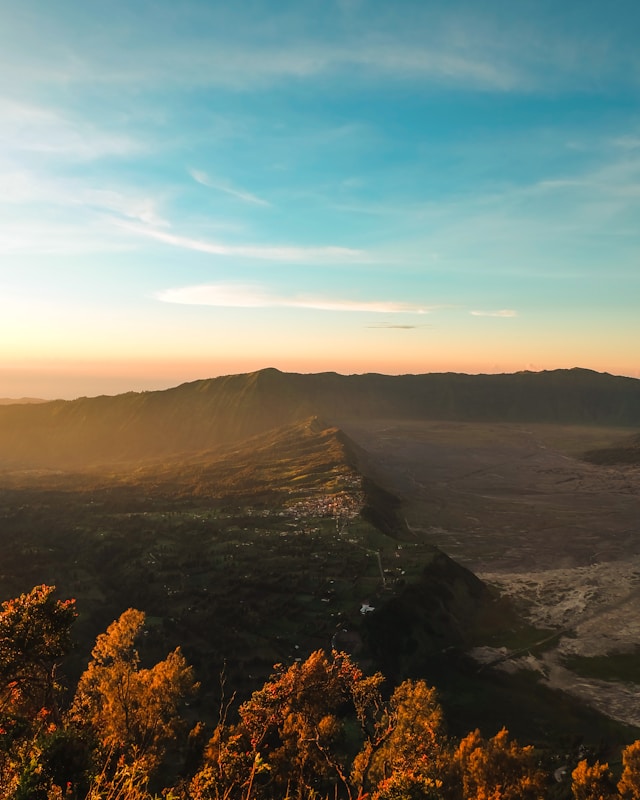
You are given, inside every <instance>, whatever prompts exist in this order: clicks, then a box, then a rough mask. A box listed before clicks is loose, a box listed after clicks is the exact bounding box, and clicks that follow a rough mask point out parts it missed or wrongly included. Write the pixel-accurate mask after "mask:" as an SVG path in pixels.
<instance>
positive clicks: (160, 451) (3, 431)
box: [0, 368, 640, 468]
mask: <svg viewBox="0 0 640 800" xmlns="http://www.w3.org/2000/svg"><path fill="white" fill-rule="evenodd" d="M312 416H318V417H320V418H322V419H323V420H326V421H327V423H328V424H339V423H340V422H341V421H343V420H347V419H362V418H369V419H385V418H389V419H391V418H395V419H407V420H411V419H440V420H466V421H474V422H490V421H504V422H553V423H562V424H587V425H589V424H593V425H605V426H620V427H623V426H626V427H635V426H638V427H640V380H638V379H636V378H627V377H622V376H614V375H609V374H608V373H598V372H593V371H591V370H584V369H581V368H574V369H571V370H553V371H547V372H519V373H503V374H497V375H467V374H464V373H453V372H448V373H426V374H422V375H399V376H398V375H383V374H380V373H367V374H364V375H340V374H338V373H335V372H323V373H311V374H301V373H286V372H280V371H279V370H277V369H275V368H267V369H264V370H259V371H257V372H252V373H246V374H238V375H227V376H222V377H219V378H209V379H203V380H199V381H193V382H189V383H183V384H180V385H179V386H176V387H174V388H171V389H166V390H161V391H153V392H140V393H136V392H127V393H124V394H120V395H114V396H107V395H101V396H98V397H93V398H88V397H82V398H77V399H76V400H54V401H50V402H47V403H40V404H35V405H8V406H0V467H4V468H10V467H16V466H31V465H37V466H61V465H64V466H78V465H80V464H85V463H100V462H109V461H118V460H126V459H135V458H140V457H144V456H158V457H161V456H168V455H176V454H179V453H184V452H189V451H193V450H196V449H200V450H202V449H206V448H216V447H219V446H220V445H222V444H226V443H229V442H232V441H242V440H243V439H246V438H248V437H250V436H252V435H255V434H258V433H262V432H264V431H267V430H270V429H274V428H278V427H282V426H284V425H288V424H291V423H295V422H300V421H302V420H304V419H307V418H309V417H312Z"/></svg>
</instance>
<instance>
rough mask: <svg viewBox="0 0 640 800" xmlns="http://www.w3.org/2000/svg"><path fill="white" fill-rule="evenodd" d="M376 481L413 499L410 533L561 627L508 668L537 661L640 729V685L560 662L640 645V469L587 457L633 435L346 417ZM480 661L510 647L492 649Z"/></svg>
mask: <svg viewBox="0 0 640 800" xmlns="http://www.w3.org/2000/svg"><path fill="white" fill-rule="evenodd" d="M343 428H344V430H345V431H346V433H347V434H348V435H350V436H351V437H352V438H353V439H354V441H356V442H357V443H358V444H359V445H361V446H362V447H363V448H365V450H367V451H368V452H369V453H370V454H371V456H372V462H371V468H372V469H373V470H374V471H375V474H374V477H375V478H376V479H377V480H378V481H379V482H380V483H381V484H382V485H384V486H385V487H387V488H388V489H390V490H391V491H393V492H394V493H396V494H397V495H398V496H400V497H401V498H402V500H403V511H404V513H405V517H406V522H407V525H408V527H409V529H410V530H411V531H412V532H413V534H414V535H415V536H417V537H419V538H421V539H423V540H426V541H429V542H432V543H433V544H436V545H438V546H439V547H441V548H442V549H443V550H444V551H445V552H446V553H448V554H449V555H450V556H452V557H453V558H455V559H456V560H457V561H459V562H460V563H462V564H464V565H465V566H467V567H469V568H470V569H471V570H473V571H474V572H475V573H476V574H478V575H479V576H480V577H481V578H483V579H484V580H486V581H487V582H489V583H492V584H494V585H495V586H497V587H498V588H499V589H500V591H502V592H503V593H505V594H507V595H509V596H510V597H512V598H513V599H514V600H515V602H516V603H517V604H518V606H519V607H520V608H522V609H523V610H524V613H525V614H526V616H527V617H528V618H529V620H530V621H531V622H532V624H534V625H535V626H539V627H540V628H545V629H553V630H557V631H559V632H560V635H559V637H558V639H557V641H556V643H555V645H554V647H553V648H552V649H549V650H547V651H546V652H545V653H544V654H543V655H542V656H540V657H534V656H531V655H529V656H525V657H519V658H517V659H508V658H507V659H506V660H503V661H502V663H501V667H500V668H502V669H515V668H527V669H534V670H536V671H538V672H539V673H540V674H541V676H543V679H544V680H545V681H547V682H548V683H549V685H550V686H552V687H554V688H558V689H561V690H563V691H567V692H570V693H571V694H574V695H576V696H578V697H579V698H581V699H582V700H583V701H585V702H587V703H589V704H590V705H592V706H594V707H595V708H598V709H599V710H600V711H602V712H604V713H606V714H608V715H609V716H611V717H613V718H615V719H618V720H620V721H622V722H626V723H628V724H632V725H637V726H640V656H639V658H638V664H639V672H638V677H637V683H621V682H615V681H603V680H596V679H595V678H584V677H580V676H578V675H576V674H575V673H573V672H571V671H570V670H568V669H566V667H565V666H564V665H563V664H564V661H565V659H566V658H567V657H569V656H584V657H587V658H590V657H594V656H603V655H607V654H611V653H632V652H634V651H635V652H640V469H639V468H638V467H629V466H626V467H611V466H596V465H593V464H588V463H586V462H583V461H581V460H580V458H579V454H580V453H582V452H584V451H585V450H588V449H594V448H597V447H601V446H606V445H607V444H609V443H611V442H612V441H614V440H615V439H616V438H620V437H622V436H624V435H625V434H626V433H629V432H630V431H622V430H611V429H598V428H585V427H575V428H573V427H561V426H551V425H521V424H491V423H486V424H473V423H457V422H451V423H447V422H430V423H395V422H390V421H380V422H377V423H371V424H369V423H367V424H357V425H356V424H352V423H349V424H345V425H343ZM475 655H476V657H477V658H478V659H479V660H481V661H486V662H492V661H496V660H497V659H498V658H499V657H500V656H501V655H506V653H501V652H500V651H496V650H488V649H483V650H482V651H478V652H476V653H475Z"/></svg>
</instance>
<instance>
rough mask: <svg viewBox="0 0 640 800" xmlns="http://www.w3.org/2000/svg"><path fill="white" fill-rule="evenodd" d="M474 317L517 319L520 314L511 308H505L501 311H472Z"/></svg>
mask: <svg viewBox="0 0 640 800" xmlns="http://www.w3.org/2000/svg"><path fill="white" fill-rule="evenodd" d="M469 313H470V314H471V315H472V316H474V317H517V316H518V312H517V311H513V309H510V308H503V309H501V310H500V311H470V312H469Z"/></svg>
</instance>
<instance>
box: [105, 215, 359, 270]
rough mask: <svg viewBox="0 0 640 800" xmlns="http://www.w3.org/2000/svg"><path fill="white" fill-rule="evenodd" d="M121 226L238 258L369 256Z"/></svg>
mask: <svg viewBox="0 0 640 800" xmlns="http://www.w3.org/2000/svg"><path fill="white" fill-rule="evenodd" d="M118 224H120V226H121V227H122V228H125V229H126V230H129V231H131V232H133V233H136V234H139V235H141V236H147V237H149V238H151V239H157V240H158V241H160V242H165V243H166V244H170V245H173V246H174V247H181V248H183V249H185V250H196V251H197V252H200V253H210V254H211V255H215V256H231V257H241V258H254V259H258V260H264V261H285V262H299V263H344V262H350V263H354V262H368V261H371V260H372V258H371V257H370V256H369V255H368V254H367V253H366V252H365V251H363V250H354V249H351V248H348V247H333V246H327V247H298V246H289V245H268V244H265V245H251V244H226V243H224V242H214V241H205V240H203V239H193V238H190V237H188V236H178V235H177V234H173V233H169V232H168V231H163V230H157V229H156V228H152V227H148V226H142V225H131V224H129V223H126V222H123V223H118Z"/></svg>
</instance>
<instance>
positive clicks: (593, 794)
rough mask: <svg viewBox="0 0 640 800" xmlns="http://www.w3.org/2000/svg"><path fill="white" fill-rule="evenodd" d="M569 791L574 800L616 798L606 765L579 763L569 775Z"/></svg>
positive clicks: (583, 761)
mask: <svg viewBox="0 0 640 800" xmlns="http://www.w3.org/2000/svg"><path fill="white" fill-rule="evenodd" d="M571 791H572V792H573V796H574V798H575V800H614V798H616V797H618V796H619V795H618V793H617V792H616V789H615V785H614V783H613V777H612V775H611V772H610V770H609V765H608V764H606V763H605V764H601V763H600V762H599V761H596V762H595V764H589V763H588V761H587V760H586V759H584V760H582V761H579V762H578V765H577V767H576V768H575V769H574V770H573V772H572V773H571Z"/></svg>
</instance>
